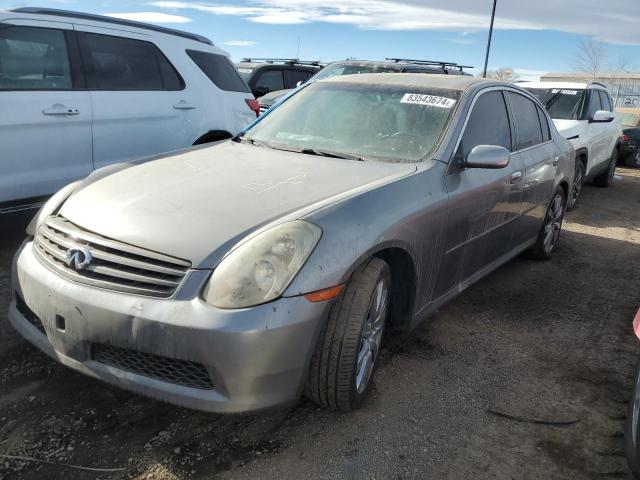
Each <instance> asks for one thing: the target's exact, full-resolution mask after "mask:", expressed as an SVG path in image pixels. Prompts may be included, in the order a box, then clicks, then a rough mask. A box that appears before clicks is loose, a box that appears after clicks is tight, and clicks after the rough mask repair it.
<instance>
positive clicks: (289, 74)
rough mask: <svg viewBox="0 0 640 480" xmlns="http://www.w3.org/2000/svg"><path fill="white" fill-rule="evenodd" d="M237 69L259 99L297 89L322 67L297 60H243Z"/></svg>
mask: <svg viewBox="0 0 640 480" xmlns="http://www.w3.org/2000/svg"><path fill="white" fill-rule="evenodd" d="M236 68H237V69H238V73H239V74H240V76H241V77H242V79H243V80H244V81H245V83H246V84H247V85H248V86H249V88H250V89H251V92H253V95H254V96H255V97H256V98H259V97H262V96H263V95H265V94H267V93H269V92H273V91H274V90H283V89H291V88H295V86H296V85H297V84H298V83H299V82H306V81H307V80H308V79H309V78H311V77H312V76H313V75H315V74H316V73H317V72H318V71H319V70H320V69H321V68H322V67H321V65H320V63H319V62H317V61H303V60H298V59H297V58H243V59H242V61H241V62H239V63H236Z"/></svg>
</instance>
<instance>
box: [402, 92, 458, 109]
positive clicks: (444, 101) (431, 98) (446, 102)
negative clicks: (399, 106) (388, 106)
mask: <svg viewBox="0 0 640 480" xmlns="http://www.w3.org/2000/svg"><path fill="white" fill-rule="evenodd" d="M400 103H413V104H416V105H431V106H432V107H438V108H451V107H453V106H454V105H455V104H456V101H455V100H454V99H453V98H446V97H437V96H435V95H422V94H420V93H405V94H404V97H402V100H400Z"/></svg>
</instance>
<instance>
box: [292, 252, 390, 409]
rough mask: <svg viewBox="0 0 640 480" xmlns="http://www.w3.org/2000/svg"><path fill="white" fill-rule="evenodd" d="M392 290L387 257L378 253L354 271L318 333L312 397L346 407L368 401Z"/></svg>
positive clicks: (311, 378) (310, 389) (310, 374)
mask: <svg viewBox="0 0 640 480" xmlns="http://www.w3.org/2000/svg"><path fill="white" fill-rule="evenodd" d="M390 293H391V274H390V270H389V266H388V265H387V263H386V262H385V261H383V260H381V259H379V258H372V259H371V260H369V262H368V263H366V264H365V265H364V266H362V267H360V268H359V269H358V270H356V271H355V272H354V274H353V275H352V276H351V279H350V280H349V283H348V284H347V287H346V289H345V291H344V292H343V293H342V295H341V296H340V297H339V299H338V301H337V302H336V303H334V305H333V306H332V307H331V311H330V313H329V319H328V320H327V322H326V323H325V325H324V326H323V329H322V331H321V332H320V335H319V337H318V343H317V345H316V350H315V352H314V354H313V357H312V358H311V364H310V366H309V372H308V375H307V381H306V385H305V395H306V396H307V397H308V398H310V399H311V400H313V401H314V402H316V403H318V404H320V405H321V406H323V407H327V408H330V409H332V410H338V411H341V412H349V411H352V410H355V409H357V408H359V407H360V406H361V405H362V403H363V402H364V400H365V398H366V397H367V395H368V393H369V391H370V390H371V385H372V384H373V381H372V378H373V373H374V371H375V367H376V366H377V362H376V360H377V358H378V353H379V352H380V344H381V342H382V337H383V334H384V326H385V323H386V320H387V315H388V312H389V300H390ZM359 359H361V360H360V361H359Z"/></svg>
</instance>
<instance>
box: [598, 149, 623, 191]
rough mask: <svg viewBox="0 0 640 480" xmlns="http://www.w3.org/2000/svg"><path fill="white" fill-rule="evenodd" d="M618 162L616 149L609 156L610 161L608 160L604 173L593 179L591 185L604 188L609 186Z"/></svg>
mask: <svg viewBox="0 0 640 480" xmlns="http://www.w3.org/2000/svg"><path fill="white" fill-rule="evenodd" d="M617 162H618V149H617V148H616V149H615V150H614V151H613V153H612V154H611V160H609V167H608V168H607V170H606V171H605V172H602V173H601V174H600V175H598V176H597V177H596V178H594V179H593V184H594V185H595V186H596V187H602V188H606V187H608V186H609V185H611V182H612V181H613V175H614V174H615V173H616V163H617Z"/></svg>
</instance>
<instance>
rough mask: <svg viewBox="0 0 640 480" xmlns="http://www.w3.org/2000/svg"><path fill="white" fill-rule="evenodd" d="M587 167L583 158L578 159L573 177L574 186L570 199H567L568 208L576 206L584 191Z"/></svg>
mask: <svg viewBox="0 0 640 480" xmlns="http://www.w3.org/2000/svg"><path fill="white" fill-rule="evenodd" d="M584 174H585V168H584V163H583V162H582V160H576V173H575V175H574V177H573V188H572V189H571V192H570V193H569V200H568V201H567V209H568V210H571V209H572V208H573V207H575V205H576V202H577V201H578V197H580V193H581V192H582V185H584Z"/></svg>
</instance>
